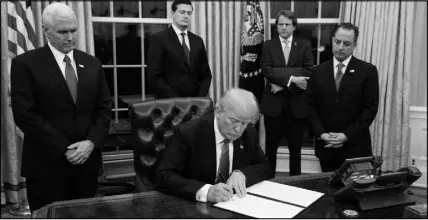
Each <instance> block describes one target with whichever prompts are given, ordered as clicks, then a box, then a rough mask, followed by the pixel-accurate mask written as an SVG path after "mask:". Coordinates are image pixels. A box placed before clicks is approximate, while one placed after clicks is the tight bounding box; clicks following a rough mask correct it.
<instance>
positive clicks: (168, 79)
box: [147, 27, 212, 98]
mask: <svg viewBox="0 0 428 220" xmlns="http://www.w3.org/2000/svg"><path fill="white" fill-rule="evenodd" d="M187 33H188V37H189V43H190V60H191V62H190V66H189V64H188V63H187V60H186V56H185V55H184V50H183V47H182V46H181V44H180V41H179V39H178V36H177V35H176V33H175V32H174V29H173V28H172V27H169V28H168V29H167V30H164V31H161V32H159V33H157V34H154V35H153V36H152V38H151V40H150V47H149V52H148V57H147V72H148V80H149V84H150V85H151V86H152V87H153V88H152V89H153V91H155V93H156V96H157V97H158V98H170V97H203V96H207V94H208V90H209V88H210V83H211V78H212V76H211V70H210V67H209V65H208V58H207V52H206V51H205V46H204V42H203V41H202V38H200V37H199V36H197V35H195V34H193V33H192V32H190V31H188V32H187Z"/></svg>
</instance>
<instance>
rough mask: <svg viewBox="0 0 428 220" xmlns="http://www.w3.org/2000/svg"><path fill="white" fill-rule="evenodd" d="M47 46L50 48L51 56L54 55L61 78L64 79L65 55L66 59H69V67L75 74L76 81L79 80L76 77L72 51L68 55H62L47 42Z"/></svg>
mask: <svg viewBox="0 0 428 220" xmlns="http://www.w3.org/2000/svg"><path fill="white" fill-rule="evenodd" d="M48 46H49V48H51V51H52V54H53V55H54V57H55V60H56V62H57V63H58V66H59V68H60V69H61V73H62V76H63V77H64V79H65V66H66V63H65V61H64V57H65V55H67V56H68V58H70V62H71V66H72V67H73V69H74V74H76V80H78V79H79V78H78V76H77V69H76V62H75V61H74V56H73V50H71V51H70V52H68V54H63V53H62V52H60V51H59V50H57V49H56V48H55V47H53V46H52V45H51V43H50V42H49V41H48Z"/></svg>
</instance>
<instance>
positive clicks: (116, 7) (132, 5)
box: [113, 1, 138, 18]
mask: <svg viewBox="0 0 428 220" xmlns="http://www.w3.org/2000/svg"><path fill="white" fill-rule="evenodd" d="M113 16H114V17H129V18H138V1H123V2H122V1H113Z"/></svg>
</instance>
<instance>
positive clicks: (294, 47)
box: [287, 39, 300, 66]
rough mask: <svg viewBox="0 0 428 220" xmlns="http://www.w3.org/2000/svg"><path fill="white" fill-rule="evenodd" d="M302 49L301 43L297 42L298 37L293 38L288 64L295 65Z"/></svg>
mask: <svg viewBox="0 0 428 220" xmlns="http://www.w3.org/2000/svg"><path fill="white" fill-rule="evenodd" d="M299 51H300V44H298V43H297V42H296V39H293V41H292V42H291V49H290V54H289V56H288V63H287V66H293V64H294V63H295V62H296V58H297V56H298V55H299Z"/></svg>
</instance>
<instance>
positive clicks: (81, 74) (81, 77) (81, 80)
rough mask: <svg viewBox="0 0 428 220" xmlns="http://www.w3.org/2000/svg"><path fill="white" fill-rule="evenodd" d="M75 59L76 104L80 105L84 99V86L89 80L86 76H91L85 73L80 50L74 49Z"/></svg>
mask: <svg viewBox="0 0 428 220" xmlns="http://www.w3.org/2000/svg"><path fill="white" fill-rule="evenodd" d="M74 61H75V62H76V70H77V77H78V78H77V100H76V105H78V104H79V103H80V102H81V100H82V95H83V88H85V82H88V80H86V78H87V77H88V76H89V75H88V74H86V73H85V65H84V64H83V62H82V61H83V59H81V57H80V55H79V52H78V51H76V50H74Z"/></svg>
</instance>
